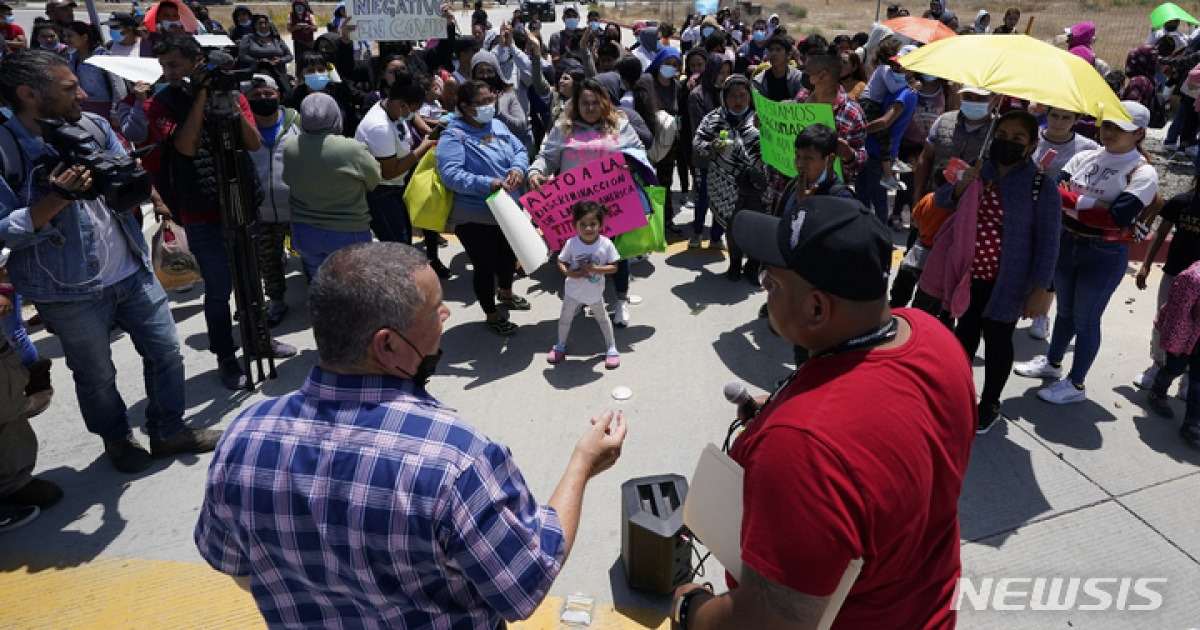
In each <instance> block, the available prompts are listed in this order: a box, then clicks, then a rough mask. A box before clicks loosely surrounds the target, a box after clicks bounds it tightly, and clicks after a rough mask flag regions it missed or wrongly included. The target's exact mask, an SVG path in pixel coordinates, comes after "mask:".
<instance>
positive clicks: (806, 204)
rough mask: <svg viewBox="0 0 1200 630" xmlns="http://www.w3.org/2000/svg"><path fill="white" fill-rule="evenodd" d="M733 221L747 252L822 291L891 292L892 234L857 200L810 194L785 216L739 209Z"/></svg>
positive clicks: (869, 295) (852, 296) (868, 297)
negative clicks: (888, 287)
mask: <svg viewBox="0 0 1200 630" xmlns="http://www.w3.org/2000/svg"><path fill="white" fill-rule="evenodd" d="M733 223H734V226H733V237H734V239H735V240H736V242H737V245H738V247H740V248H742V251H744V252H746V255H748V256H750V257H751V258H754V259H757V260H759V261H762V262H763V263H764V264H767V265H771V266H774V267H782V268H785V269H790V270H792V271H794V272H796V274H798V275H799V276H800V277H802V278H804V279H805V280H807V281H808V282H810V283H811V284H812V285H813V286H815V287H816V288H818V289H820V290H821V291H824V292H826V293H829V294H832V295H836V296H838V297H840V298H843V299H847V300H854V301H859V302H869V301H873V300H878V299H881V298H883V297H884V296H886V295H887V282H888V271H889V270H890V269H891V262H892V240H891V236H890V235H889V234H888V231H887V229H886V228H884V226H883V222H881V221H880V220H879V218H878V217H876V216H875V214H874V213H873V212H871V211H870V210H868V209H867V208H866V207H865V206H863V205H862V204H861V203H859V202H858V201H857V200H854V199H843V198H840V197H828V196H817V197H809V198H808V199H805V200H804V201H802V202H800V203H798V204H792V207H791V208H789V209H788V210H787V211H786V212H785V213H784V215H783V216H782V217H773V216H770V215H767V214H763V213H761V212H739V213H737V214H736V215H735V216H734V219H733Z"/></svg>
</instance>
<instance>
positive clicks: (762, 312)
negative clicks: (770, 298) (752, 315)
mask: <svg viewBox="0 0 1200 630" xmlns="http://www.w3.org/2000/svg"><path fill="white" fill-rule="evenodd" d="M758 316H759V317H760V318H763V317H770V316H771V314H770V313H768V312H767V303H766V302H763V305H762V306H760V307H758Z"/></svg>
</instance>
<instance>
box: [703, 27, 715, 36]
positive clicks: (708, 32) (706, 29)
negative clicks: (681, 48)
mask: <svg viewBox="0 0 1200 630" xmlns="http://www.w3.org/2000/svg"><path fill="white" fill-rule="evenodd" d="M712 32H713V27H711V26H705V27H704V28H702V29H700V34H701V35H703V36H704V37H708V36H709V35H712Z"/></svg>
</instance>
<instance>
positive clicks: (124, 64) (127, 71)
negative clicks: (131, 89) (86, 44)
mask: <svg viewBox="0 0 1200 630" xmlns="http://www.w3.org/2000/svg"><path fill="white" fill-rule="evenodd" d="M84 63H87V64H91V65H93V66H96V67H97V68H100V69H101V70H107V71H109V72H111V73H113V74H115V75H117V76H119V77H121V78H122V79H125V80H127V81H133V82H134V83H137V82H138V81H142V82H145V83H154V82H155V81H157V80H158V78H159V77H161V76H162V66H160V65H158V59H155V58H154V57H118V56H116V55H92V56H91V57H88V58H87V60H86V61H84Z"/></svg>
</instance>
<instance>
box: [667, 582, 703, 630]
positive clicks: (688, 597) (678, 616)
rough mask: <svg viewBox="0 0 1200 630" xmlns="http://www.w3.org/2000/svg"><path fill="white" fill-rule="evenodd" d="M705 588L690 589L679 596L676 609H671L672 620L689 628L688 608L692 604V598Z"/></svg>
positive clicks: (680, 625) (685, 629)
mask: <svg viewBox="0 0 1200 630" xmlns="http://www.w3.org/2000/svg"><path fill="white" fill-rule="evenodd" d="M702 590H704V589H699V588H698V589H696V590H694V591H688V592H686V593H684V594H683V595H682V596H680V597H679V601H677V602H675V610H672V611H671V620H672V621H674V622H675V623H677V624H679V627H680V628H683V629H684V630H687V617H688V609H689V608H690V607H691V605H692V598H693V597H695V596H696V595H698V594H699V593H700V592H701V591H702Z"/></svg>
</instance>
